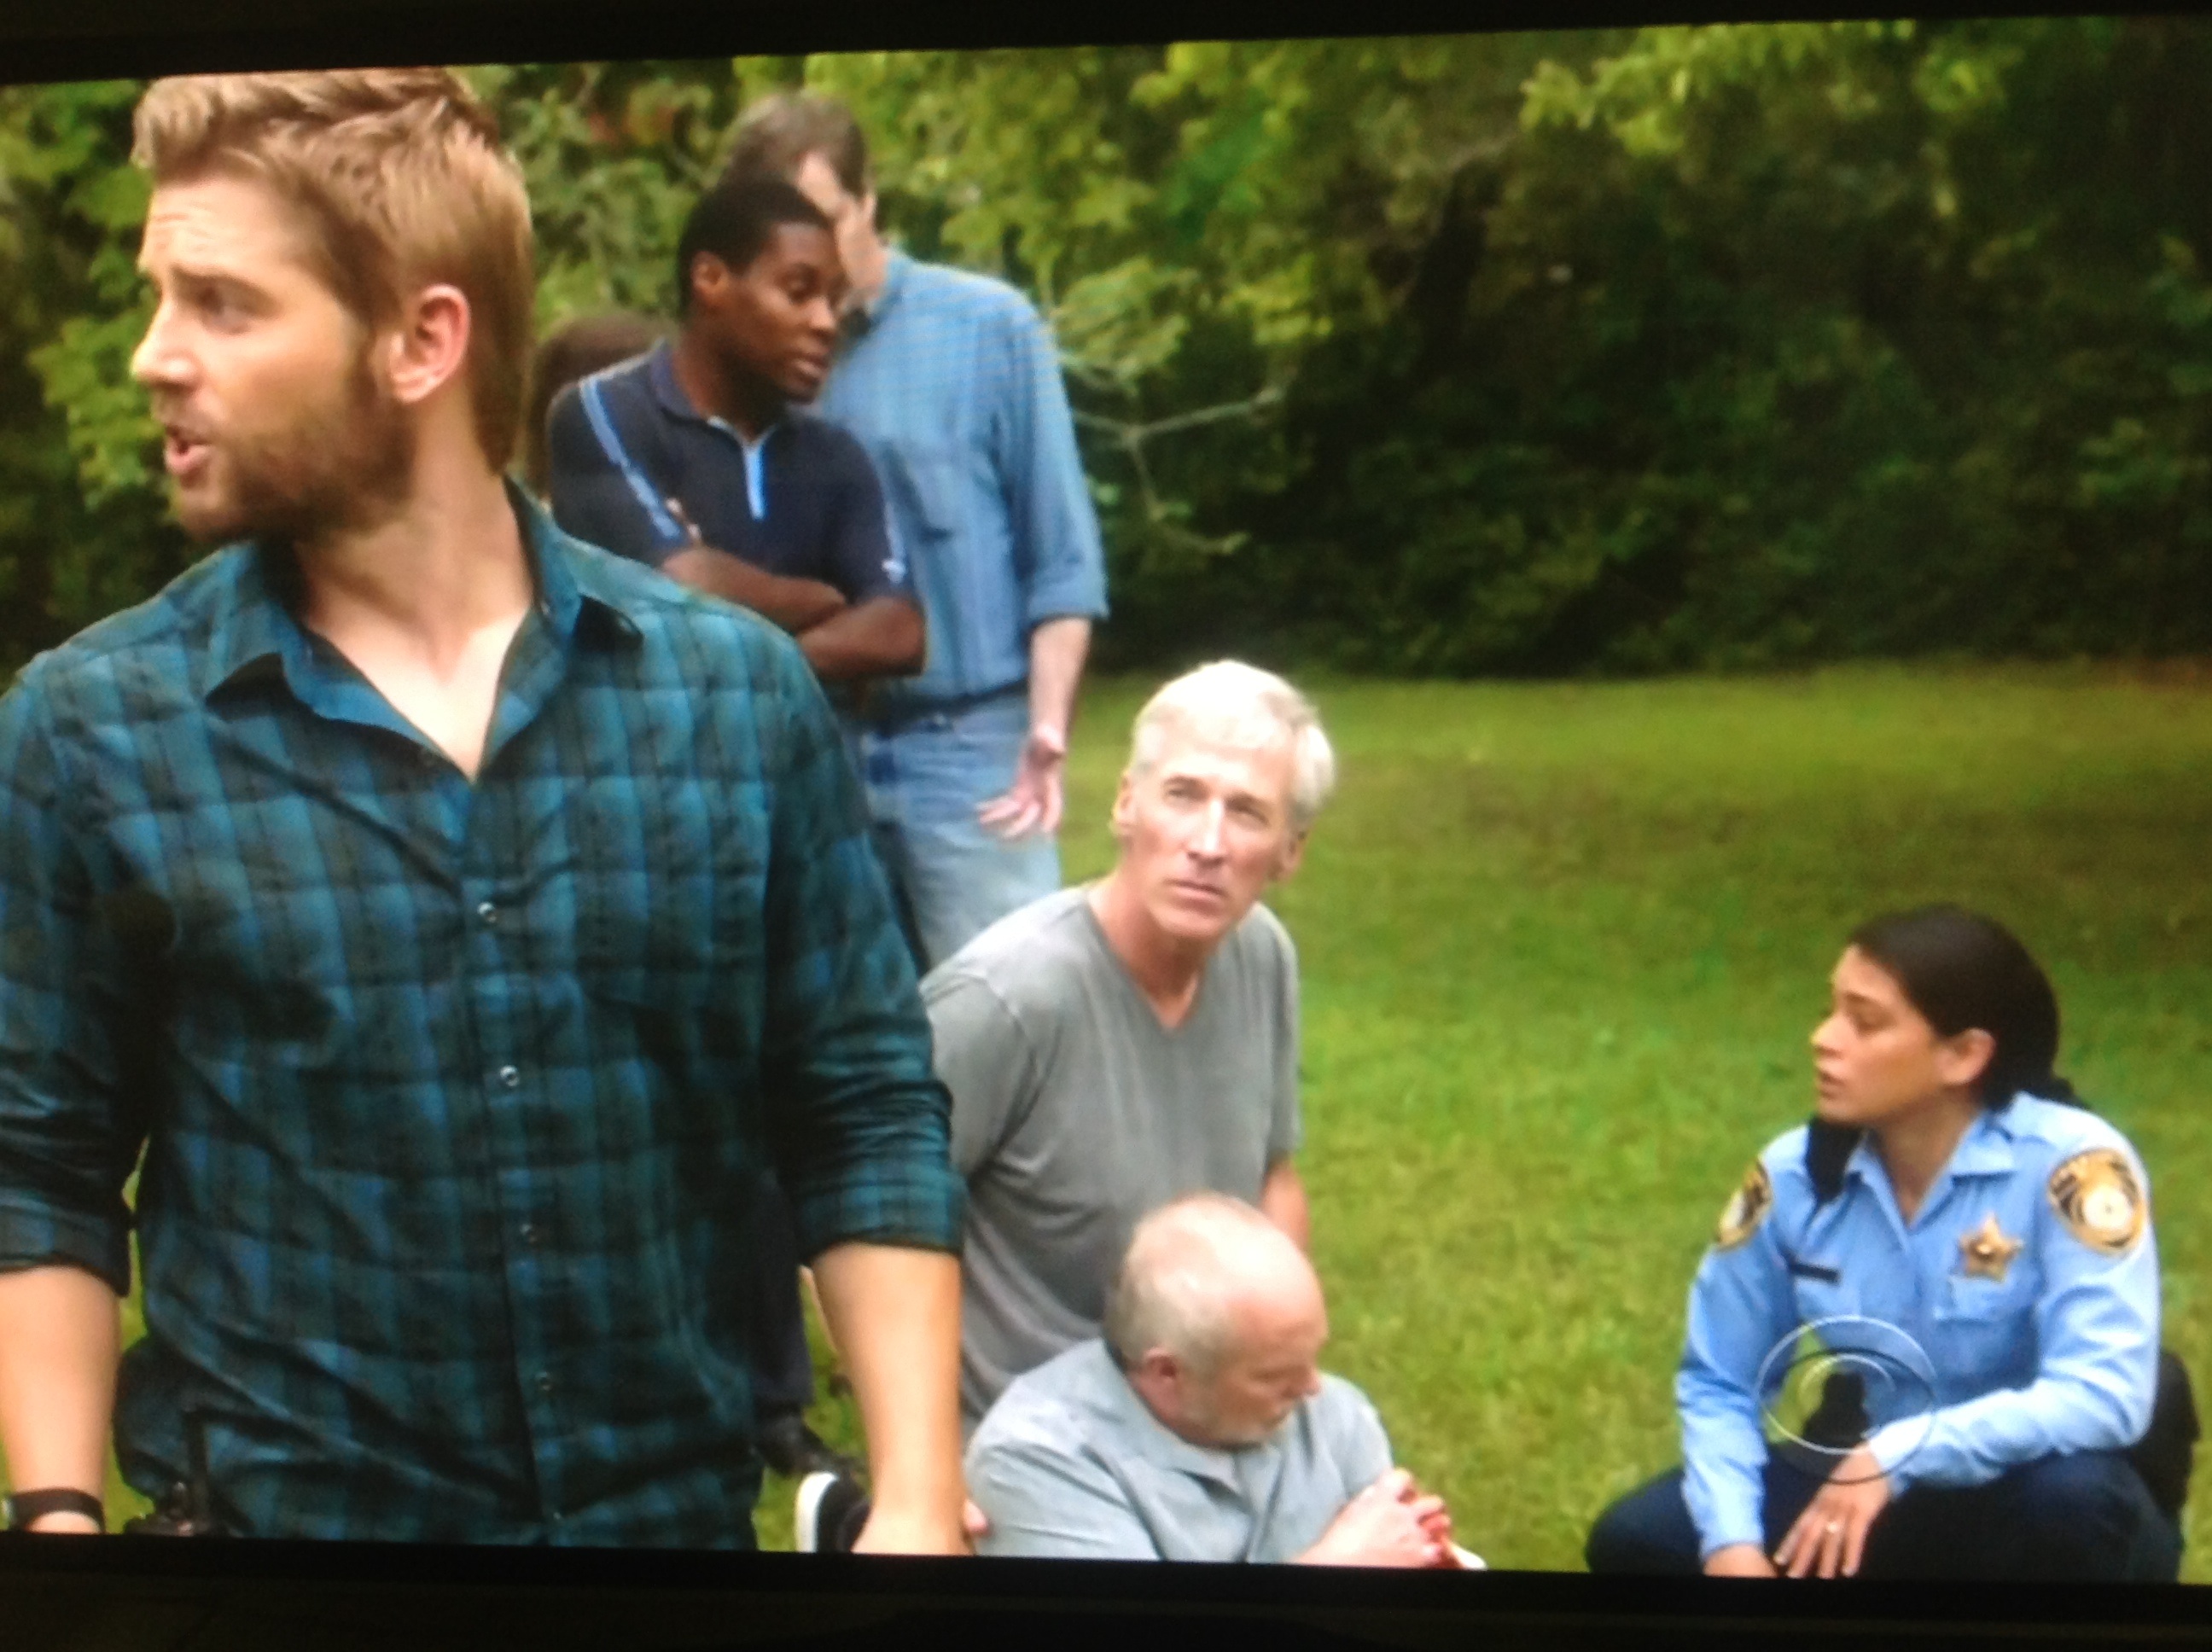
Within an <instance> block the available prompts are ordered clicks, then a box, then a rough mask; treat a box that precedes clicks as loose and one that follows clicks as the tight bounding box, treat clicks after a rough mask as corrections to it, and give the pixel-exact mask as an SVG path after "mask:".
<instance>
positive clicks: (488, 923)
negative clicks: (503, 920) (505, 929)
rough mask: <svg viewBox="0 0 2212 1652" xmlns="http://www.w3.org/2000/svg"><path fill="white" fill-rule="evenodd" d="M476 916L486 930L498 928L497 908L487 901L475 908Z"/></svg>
mask: <svg viewBox="0 0 2212 1652" xmlns="http://www.w3.org/2000/svg"><path fill="white" fill-rule="evenodd" d="M477 918H478V919H479V920H482V921H483V926H484V927H485V928H486V929H495V928H497V927H498V926H499V908H497V907H495V906H494V905H493V904H492V903H491V902H489V901H486V902H484V903H483V905H481V906H479V907H478V908H477Z"/></svg>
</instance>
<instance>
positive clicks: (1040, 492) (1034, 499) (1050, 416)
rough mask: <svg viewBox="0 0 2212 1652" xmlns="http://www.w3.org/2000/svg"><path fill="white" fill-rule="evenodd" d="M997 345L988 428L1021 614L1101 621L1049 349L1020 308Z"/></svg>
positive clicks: (1094, 560) (1093, 515)
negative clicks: (998, 380) (995, 400)
mask: <svg viewBox="0 0 2212 1652" xmlns="http://www.w3.org/2000/svg"><path fill="white" fill-rule="evenodd" d="M1001 343H1002V347H1003V349H1004V354H1005V360H1004V361H1003V364H1002V368H1001V371H1002V373H1003V374H1004V384H1005V396H1004V398H1003V400H1002V402H1001V404H1000V411H999V416H998V418H997V420H996V422H995V425H994V436H995V438H996V443H995V445H996V446H997V450H998V462H999V468H1000V475H1001V477H1003V478H1004V480H1005V483H1006V506H1007V518H1008V524H1007V525H1008V527H1009V528H1010V530H1011V531H1012V539H1013V554H1014V567H1015V570H1016V572H1017V573H1018V574H1019V576H1020V578H1021V581H1022V605H1023V616H1024V620H1025V621H1026V623H1028V624H1029V625H1030V626H1031V627H1035V626H1037V625H1040V624H1042V623H1044V622H1045V621H1046V620H1048V619H1065V618H1087V619H1103V618H1104V617H1105V614H1106V559H1105V553H1104V551H1103V548H1102V546H1101V544H1100V543H1099V538H1098V516H1097V512H1096V511H1095V510H1093V509H1092V507H1091V491H1090V484H1089V483H1087V482H1085V479H1084V475H1083V458H1082V454H1081V452H1079V450H1078V448H1077V446H1076V445H1075V416H1074V415H1073V412H1072V411H1071V410H1069V408H1068V404H1067V386H1066V381H1065V380H1063V379H1062V378H1061V376H1060V355H1059V352H1058V351H1057V350H1056V349H1054V345H1053V342H1052V335H1051V333H1050V332H1049V331H1047V330H1046V327H1045V325H1044V323H1043V321H1042V319H1039V318H1038V316H1037V314H1036V312H1035V311H1033V310H1031V309H1030V308H1029V307H1027V306H1026V305H1024V306H1022V307H1020V309H1019V310H1018V311H1013V312H1010V313H1008V315H1007V318H1006V325H1005V327H1004V328H1003V329H1002V330H1001Z"/></svg>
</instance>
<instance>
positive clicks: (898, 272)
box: [845, 246, 914, 337]
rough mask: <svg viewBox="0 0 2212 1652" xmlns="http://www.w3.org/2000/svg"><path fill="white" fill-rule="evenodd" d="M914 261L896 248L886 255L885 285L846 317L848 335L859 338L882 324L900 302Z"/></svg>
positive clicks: (890, 249)
mask: <svg viewBox="0 0 2212 1652" xmlns="http://www.w3.org/2000/svg"><path fill="white" fill-rule="evenodd" d="M913 267H914V260H913V259H912V258H908V256H907V255H906V254H905V253H903V252H900V251H899V250H898V248H896V246H894V247H891V248H889V249H888V250H887V251H886V252H884V284H883V285H882V286H880V287H878V288H876V295H875V296H874V297H873V298H872V299H870V300H869V301H867V302H866V304H861V305H857V306H855V307H854V308H853V310H852V311H851V312H850V313H848V314H847V316H846V317H845V329H846V331H847V332H848V334H849V335H851V336H853V337H858V336H859V335H860V334H861V333H864V332H866V331H868V330H869V329H870V328H871V327H874V326H878V325H881V324H882V321H883V319H884V313H885V312H887V311H888V310H890V307H891V306H892V305H894V304H896V303H897V302H898V296H899V294H900V293H901V292H902V290H904V288H905V287H906V278H907V271H908V270H911V269H912V268H913Z"/></svg>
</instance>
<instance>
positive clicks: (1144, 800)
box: [922, 660, 1335, 1426]
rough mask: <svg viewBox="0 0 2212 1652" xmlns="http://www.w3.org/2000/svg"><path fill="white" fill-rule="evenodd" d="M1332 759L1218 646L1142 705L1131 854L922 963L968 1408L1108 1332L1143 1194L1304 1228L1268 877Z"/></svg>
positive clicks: (1295, 703) (1293, 960)
mask: <svg viewBox="0 0 2212 1652" xmlns="http://www.w3.org/2000/svg"><path fill="white" fill-rule="evenodd" d="M1334 778H1335V764H1334V758H1333V757H1332V756H1331V754H1330V751H1329V746H1328V737H1327V736H1326V735H1325V734H1323V733H1322V727H1321V722H1320V720H1319V718H1318V717H1317V716H1316V714H1315V712H1314V708H1313V707H1312V706H1311V705H1310V704H1309V703H1308V701H1306V699H1305V698H1304V695H1300V694H1299V693H1298V692H1297V690H1296V689H1293V688H1291V685H1290V684H1289V683H1285V682H1284V681H1283V680H1282V679H1281V678H1280V677H1276V676H1274V675H1273V674H1272V673H1270V672H1267V671H1258V670H1255V668H1253V667H1252V666H1249V665H1241V664H1238V663H1237V662H1234V661H1226V660H1225V661H1219V662H1217V663H1215V664H1213V665H1206V666H1202V667H1200V669H1199V670H1197V671H1192V672H1189V673H1188V674H1187V675H1185V676H1183V677H1178V678H1176V680H1175V681H1174V682H1172V683H1169V684H1168V685H1167V686H1166V687H1164V688H1163V689H1160V691H1159V692H1158V694H1156V695H1153V696H1152V700H1151V701H1150V702H1149V703H1147V704H1146V707H1145V708H1144V709H1143V710H1142V711H1141V712H1139V714H1138V716H1137V720H1136V726H1135V731H1134V738H1133V743H1132V749H1131V752H1130V757H1129V763H1128V767H1127V768H1126V769H1125V770H1124V771H1123V773H1122V775H1121V788H1120V791H1119V792H1118V793H1117V794H1116V796H1115V799H1114V812H1113V831H1114V836H1115V841H1117V842H1118V844H1119V845H1120V855H1119V857H1118V859H1116V861H1115V866H1114V869H1113V870H1112V871H1111V872H1109V873H1107V875H1106V876H1105V877H1104V878H1102V879H1100V880H1099V881H1098V882H1097V883H1096V884H1091V885H1090V886H1089V887H1087V888H1082V889H1072V890H1061V891H1060V892H1058V893H1056V894H1054V895H1050V896H1046V897H1045V898H1043V899H1042V900H1040V901H1036V902H1031V903H1030V905H1029V906H1027V907H1024V908H1022V909H1021V910H1020V911H1019V912H1017V913H1014V914H1011V915H1010V916H1008V917H1006V918H1004V919H1002V920H1000V921H999V922H998V923H996V924H994V925H993V926H991V927H990V928H989V929H987V930H986V931H985V932H983V933H982V934H981V935H979V936H977V937H976V938H975V939H974V940H973V941H971V942H969V944H968V945H967V946H965V947H963V949H962V950H961V951H959V952H958V953H957V954H956V955H955V956H954V957H951V958H950V959H948V960H947V961H946V962H945V963H943V964H941V965H940V966H939V968H938V969H935V970H934V971H933V972H932V973H931V975H929V976H928V978H927V980H926V981H924V983H923V988H922V997H923V1001H924V1002H925V1003H926V1004H927V1006H928V1009H929V1018H930V1028H931V1032H932V1035H933V1039H934V1042H935V1050H936V1060H937V1071H938V1075H939V1077H940V1078H943V1079H944V1080H945V1085H946V1087H947V1088H948V1089H949V1090H951V1092H952V1157H953V1163H954V1164H955V1166H956V1167H957V1169H959V1171H960V1172H961V1174H962V1175H963V1176H965V1177H966V1178H967V1181H968V1186H969V1219H968V1228H967V1236H966V1239H965V1248H964V1251H963V1283H964V1297H963V1309H962V1335H961V1368H962V1369H961V1408H962V1411H963V1414H964V1415H965V1417H966V1418H967V1419H968V1421H969V1424H970V1425H971V1426H972V1425H973V1424H974V1423H975V1421H976V1420H977V1419H979V1418H981V1416H982V1414H983V1413H984V1412H986V1411H987V1410H988V1409H989V1408H990V1406H991V1403H992V1401H994V1400H996V1399H997V1398H998V1397H999V1394H1000V1390H1001V1389H1003V1388H1005V1387H1006V1384H1007V1383H1008V1382H1010V1381H1012V1379H1013V1378H1014V1377H1016V1376H1019V1375H1020V1374H1021V1373H1022V1372H1024V1371H1025V1370H1030V1368H1031V1367H1032V1366H1036V1365H1039V1364H1042V1363H1043V1362H1044V1361H1046V1360H1048V1359H1049V1358H1051V1357H1052V1356H1054V1354H1056V1353H1058V1352H1060V1351H1061V1350H1062V1349H1064V1348H1067V1347H1072V1346H1073V1345H1075V1344H1076V1343H1079V1342H1081V1341H1083V1340H1085V1339H1087V1338H1090V1337H1093V1336H1096V1335H1097V1333H1098V1328H1099V1325H1100V1322H1101V1318H1102V1315H1103V1313H1104V1311H1105V1305H1106V1291H1107V1288H1108V1287H1109V1285H1111V1284H1112V1283H1113V1278H1114V1271H1115V1267H1116V1266H1119V1265H1120V1262H1121V1254H1122V1252H1123V1251H1124V1250H1125V1249H1126V1248H1127V1245H1128V1242H1129V1235H1130V1233H1131V1232H1132V1230H1133V1229H1134V1228H1135V1226H1136V1224H1137V1220H1138V1218H1139V1217H1141V1216H1142V1215H1143V1214H1144V1213H1145V1212H1146V1211H1149V1210H1152V1209H1153V1208H1155V1207H1156V1206H1159V1205H1162V1204H1164V1203H1166V1202H1167V1201H1168V1200H1172V1199H1175V1198H1176V1197H1178V1196H1179V1195H1181V1194H1183V1193H1192V1192H1195V1191H1198V1190H1200V1189H1210V1190H1212V1191H1213V1192H1216V1193H1230V1194H1233V1195H1235V1196H1236V1197H1237V1198H1239V1199H1244V1200H1251V1201H1253V1202H1255V1204H1257V1205H1258V1206H1259V1207H1260V1208H1261V1210H1263V1211H1265V1212H1267V1214H1268V1215H1269V1216H1270V1217H1272V1218H1274V1219H1275V1220H1276V1221H1277V1222H1278V1223H1279V1224H1280V1225H1281V1226H1282V1228H1283V1229H1284V1230H1285V1232H1287V1233H1289V1234H1290V1235H1291V1236H1292V1237H1293V1238H1295V1239H1296V1240H1297V1241H1298V1242H1299V1243H1300V1244H1304V1242H1305V1237H1306V1201H1305V1192H1304V1187H1303V1186H1302V1185H1301V1184H1300V1182H1299V1180H1298V1176H1297V1171H1296V1170H1295V1169H1293V1168H1292V1165H1291V1153H1292V1151H1294V1150H1295V1149H1296V1148H1297V1145H1298V1137H1299V1123H1298V1098H1297V1062H1298V985H1297V953H1296V951H1295V950H1294V949H1293V948H1292V946H1291V938H1290V937H1289V935H1288V934H1286V933H1285V932H1284V929H1283V926H1282V925H1281V924H1280V923H1279V922H1278V921H1277V920H1276V919H1275V917H1274V914H1272V913H1270V912H1269V911H1268V910H1267V908H1265V907H1264V906H1262V905H1261V904H1260V896H1261V894H1262V893H1263V892H1264V891H1265V890H1266V889H1267V886H1268V885H1269V884H1273V883H1275V882H1276V881H1277V880H1279V879H1280V878H1285V877H1287V876H1289V875H1290V873H1291V872H1292V871H1293V870H1294V869H1295V868H1296V867H1297V864H1298V860H1299V857H1300V855H1301V854H1302V853H1304V847H1305V841H1306V835H1307V832H1308V831H1309V830H1310V828H1311V826H1312V823H1313V820H1314V817H1315V814H1316V811H1318V810H1319V809H1320V807H1321V805H1322V801H1323V799H1325V798H1326V797H1327V795H1328V791H1329V789H1330V787H1331V786H1332V785H1333V784H1334Z"/></svg>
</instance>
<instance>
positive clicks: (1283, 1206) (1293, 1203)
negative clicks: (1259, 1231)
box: [1260, 1158, 1311, 1250]
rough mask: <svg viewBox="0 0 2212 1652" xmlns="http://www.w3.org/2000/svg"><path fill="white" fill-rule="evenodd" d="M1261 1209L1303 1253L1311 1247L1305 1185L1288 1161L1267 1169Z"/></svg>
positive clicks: (1262, 1190)
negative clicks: (1295, 1242) (1294, 1241)
mask: <svg viewBox="0 0 2212 1652" xmlns="http://www.w3.org/2000/svg"><path fill="white" fill-rule="evenodd" d="M1260 1210H1261V1213H1262V1214H1263V1215H1265V1216H1266V1217H1267V1219H1268V1220H1269V1221H1270V1222H1273V1224H1275V1225H1276V1226H1277V1227H1279V1228H1280V1229H1281V1230H1283V1231H1284V1232H1285V1233H1287V1234H1289V1235H1290V1236H1291V1238H1292V1239H1294V1240H1296V1241H1297V1246H1298V1248H1299V1249H1300V1250H1307V1249H1310V1248H1311V1246H1310V1243H1309V1240H1310V1237H1311V1233H1310V1227H1311V1218H1310V1214H1309V1212H1308V1208H1307V1205H1306V1184H1305V1182H1304V1181H1303V1180H1302V1179H1301V1178H1300V1177H1299V1175H1298V1173H1297V1168H1296V1167H1295V1166H1294V1165H1292V1164H1291V1162H1290V1160H1288V1159H1287V1158H1279V1159H1277V1160H1276V1161H1275V1162H1274V1163H1273V1164H1271V1165H1269V1166H1268V1167H1267V1180H1266V1181H1262V1182H1261V1184H1260Z"/></svg>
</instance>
